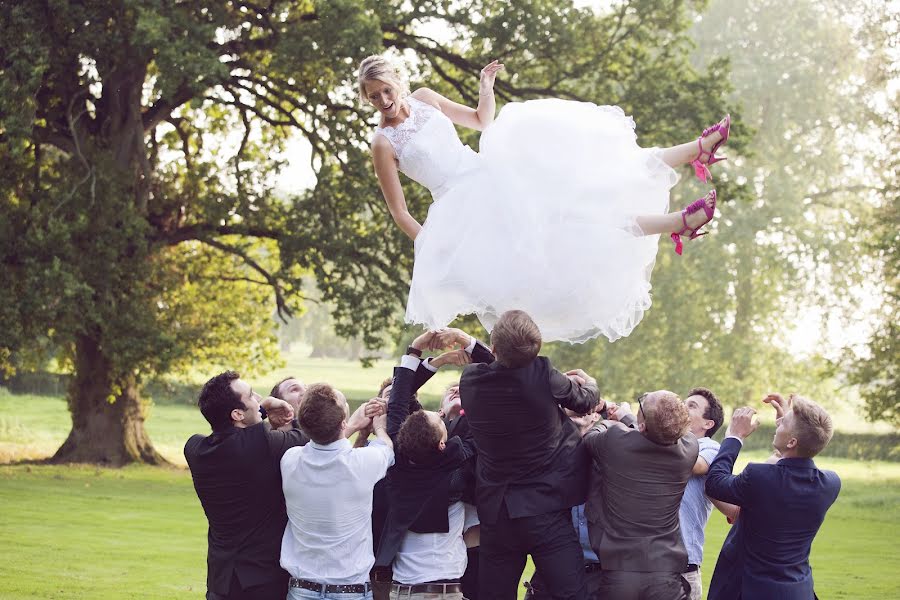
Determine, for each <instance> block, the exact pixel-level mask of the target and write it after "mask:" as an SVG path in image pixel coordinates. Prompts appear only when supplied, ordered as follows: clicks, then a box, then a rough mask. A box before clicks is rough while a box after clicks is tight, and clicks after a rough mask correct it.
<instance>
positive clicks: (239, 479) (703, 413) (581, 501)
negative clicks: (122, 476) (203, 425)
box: [185, 311, 840, 600]
mask: <svg viewBox="0 0 900 600" xmlns="http://www.w3.org/2000/svg"><path fill="white" fill-rule="evenodd" d="M490 342H491V345H490V347H488V346H486V345H485V344H483V343H481V342H479V341H477V340H475V339H474V338H472V337H470V336H468V335H467V334H465V333H464V332H462V331H460V330H458V329H443V330H440V331H431V332H426V333H424V334H422V335H420V336H419V337H417V338H416V339H415V340H414V341H413V343H412V344H411V345H410V347H409V348H408V349H407V351H406V353H405V354H404V356H403V357H402V359H401V361H400V365H399V366H398V367H396V368H395V369H394V374H393V377H392V378H391V379H390V380H388V381H386V382H385V384H383V385H382V390H381V392H380V393H379V395H378V397H376V398H373V399H372V400H369V401H368V402H366V403H364V404H362V405H361V406H360V407H359V408H358V409H357V410H356V411H354V412H353V413H352V414H351V413H350V411H349V407H348V404H347V400H346V398H345V397H344V396H343V394H341V392H340V391H338V390H337V389H335V388H334V387H332V386H330V385H328V384H315V385H311V386H309V387H305V386H304V385H303V384H302V383H301V382H300V381H299V380H297V379H295V378H288V379H286V380H283V381H281V382H279V383H278V384H276V385H275V387H274V388H273V389H272V391H271V393H270V396H269V397H267V398H265V399H262V398H261V397H260V396H259V395H258V394H256V393H255V392H253V390H252V389H251V388H250V386H249V385H248V384H247V383H245V382H244V381H242V380H241V379H240V378H239V376H238V374H237V373H234V372H232V371H228V372H225V373H222V374H220V375H217V376H216V377H213V378H212V379H210V380H209V381H208V382H207V383H206V384H205V385H204V387H203V390H202V391H201V392H200V397H199V406H200V410H201V412H202V413H203V415H204V416H205V417H206V419H207V420H208V421H209V423H210V425H211V426H212V434H211V435H209V436H201V435H195V436H193V437H191V439H190V440H189V441H188V442H187V445H186V446H185V457H186V458H187V461H188V465H189V467H190V469H191V474H192V476H193V479H194V486H195V489H196V491H197V495H198V497H199V498H200V502H201V504H202V506H203V509H204V511H205V513H206V516H207V519H208V521H209V534H208V542H209V550H208V557H207V564H208V577H207V598H208V599H209V600H222V599H229V600H237V599H253V600H256V599H260V600H261V599H276V598H278V599H281V598H285V597H286V598H289V599H301V598H310V599H312V598H334V599H340V600H355V599H357V598H359V599H368V598H376V599H379V600H381V599H387V598H392V599H400V598H407V599H409V600H426V599H428V600H430V599H448V600H461V599H462V598H468V599H470V600H476V599H478V598H484V599H491V600H494V599H500V600H507V599H513V598H516V597H517V591H518V583H519V580H520V578H521V575H522V572H523V570H524V567H525V563H526V560H527V558H528V556H531V558H532V560H533V562H534V565H535V574H534V577H532V579H531V581H530V582H528V583H527V584H526V587H528V592H527V594H528V597H530V598H533V599H535V600H537V599H541V598H579V599H580V598H601V599H606V598H609V599H617V600H618V599H622V600H629V599H635V600H638V599H647V600H653V599H666V600H680V599H685V600H687V599H688V598H690V599H695V598H701V597H702V596H701V593H702V592H701V584H700V565H701V563H702V560H703V544H704V529H705V527H706V523H707V521H708V519H709V518H710V514H711V512H712V510H713V506H715V507H716V508H717V509H718V510H720V511H722V512H723V513H724V514H725V516H726V517H727V518H728V520H729V522H732V523H733V526H732V528H731V530H730V531H729V533H728V537H727V538H726V540H725V543H724V545H723V547H722V551H721V552H720V555H719V559H718V562H717V565H716V569H715V572H714V574H713V577H712V582H711V585H710V589H709V591H708V598H710V600H726V599H735V598H743V599H744V600H749V599H754V598H779V599H786V600H795V599H796V600H801V599H802V600H808V599H812V598H814V592H813V582H812V574H811V570H810V566H809V552H810V546H811V544H812V540H813V538H814V537H815V535H816V532H817V531H818V529H819V527H820V525H821V524H822V522H823V520H824V518H825V513H826V511H827V510H828V508H829V507H830V506H831V504H832V503H833V502H834V500H835V499H836V498H837V494H838V492H839V490H840V480H839V479H838V477H837V475H836V474H835V473H833V472H831V471H824V470H819V469H818V468H816V466H815V464H814V463H813V461H812V457H813V456H815V455H816V454H818V453H819V452H820V451H821V450H822V449H823V448H824V447H825V445H826V444H827V443H828V441H829V440H830V438H831V435H832V423H831V419H830V417H829V416H828V414H827V413H826V412H825V411H824V410H823V409H822V408H821V407H820V406H819V405H818V404H816V403H814V402H812V401H810V400H807V399H805V398H801V397H791V398H788V399H784V398H782V397H781V396H779V395H777V394H772V395H770V396H768V397H767V398H766V399H765V400H764V401H765V402H766V403H768V404H770V405H771V406H772V407H773V409H774V410H775V412H776V417H777V429H776V433H775V438H774V440H773V446H774V450H775V453H774V454H773V457H772V458H771V459H770V460H769V461H768V462H767V463H766V464H754V463H751V464H749V465H748V466H747V467H745V468H744V470H743V472H742V473H741V474H740V475H737V476H735V475H732V469H733V466H734V462H735V459H736V458H737V456H738V453H739V452H740V450H741V446H742V444H743V440H744V438H746V437H747V436H749V435H751V434H752V433H753V431H754V430H755V429H756V425H757V424H756V422H755V421H754V420H753V418H752V417H753V414H754V412H755V411H754V409H752V408H740V409H737V410H735V412H734V414H733V416H732V420H731V423H730V425H729V427H728V431H727V433H726V436H725V439H724V441H723V442H722V444H721V447H719V444H718V443H717V442H715V441H713V440H712V435H713V434H715V433H716V431H717V430H718V429H719V427H720V426H721V425H722V423H723V420H724V416H723V410H722V406H721V404H720V402H719V400H718V398H717V397H716V396H715V394H713V393H712V392H711V391H710V390H708V389H705V388H696V389H694V390H691V391H690V392H689V393H688V395H687V396H686V398H685V399H684V401H682V400H681V399H680V398H679V397H678V396H677V395H676V394H674V393H672V392H668V391H665V390H661V391H655V392H650V393H647V394H643V395H642V396H641V397H640V398H638V400H637V404H636V406H635V408H634V409H632V407H631V406H629V405H628V404H624V403H623V404H620V405H618V406H617V405H614V404H612V403H607V402H605V401H604V400H603V399H602V398H600V396H599V392H598V387H597V382H596V381H595V380H594V379H593V378H592V377H590V376H589V375H587V374H586V373H585V372H584V371H581V370H574V371H569V372H567V373H561V372H559V371H557V370H556V369H554V368H553V367H552V365H551V364H550V361H549V360H548V359H546V358H545V357H541V356H539V352H540V348H541V336H540V331H539V329H538V327H537V326H536V325H535V323H534V322H533V321H532V319H531V318H530V317H529V316H528V315H527V314H526V313H524V312H522V311H509V312H506V313H504V314H503V315H502V316H501V317H500V319H499V320H498V322H497V324H496V325H495V327H494V328H493V330H492V332H491V339H490ZM430 350H441V351H443V353H440V354H438V355H437V356H434V357H430V358H425V359H423V357H422V355H423V353H424V352H426V351H430ZM445 365H456V366H464V367H465V368H464V370H463V374H462V377H461V379H460V381H459V383H458V384H455V385H452V386H450V387H449V388H448V389H447V391H446V393H445V394H444V397H443V399H442V401H441V407H440V410H439V411H436V412H435V411H428V410H424V409H423V408H422V406H421V405H420V404H419V403H418V401H417V398H416V393H417V391H418V389H419V388H420V387H421V386H422V385H423V384H424V383H425V382H426V381H428V379H429V378H430V377H431V376H432V375H433V374H434V373H435V372H436V371H437V370H438V369H439V368H441V367H442V366H445ZM354 435H355V436H356V441H355V443H354V444H351V442H350V441H349V438H351V437H353V436H354Z"/></svg>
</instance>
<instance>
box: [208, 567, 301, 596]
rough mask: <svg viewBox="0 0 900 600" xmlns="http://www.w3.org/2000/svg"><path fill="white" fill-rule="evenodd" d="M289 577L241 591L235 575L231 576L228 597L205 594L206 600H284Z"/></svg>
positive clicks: (286, 575)
mask: <svg viewBox="0 0 900 600" xmlns="http://www.w3.org/2000/svg"><path fill="white" fill-rule="evenodd" d="M289 581H290V577H289V576H288V574H287V573H285V574H284V577H280V578H279V579H278V580H276V581H272V582H270V583H267V584H265V585H258V586H254V587H251V588H247V589H241V582H240V581H238V577H237V573H235V574H233V575H232V576H231V585H230V587H229V590H228V595H226V596H223V595H222V594H217V593H215V592H210V591H208V590H207V592H206V600H284V599H285V598H287V592H288V583H289Z"/></svg>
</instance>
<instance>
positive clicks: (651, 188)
mask: <svg viewBox="0 0 900 600" xmlns="http://www.w3.org/2000/svg"><path fill="white" fill-rule="evenodd" d="M407 100H408V102H409V110H410V114H409V117H408V118H407V119H406V120H405V121H403V122H402V123H401V124H400V125H398V126H397V127H384V128H378V129H376V132H375V133H376V135H383V136H385V137H386V138H387V139H388V141H390V143H391V145H392V146H393V148H394V152H395V153H396V155H397V158H398V161H399V169H400V171H401V172H402V173H404V174H406V175H407V176H408V177H410V178H411V179H413V180H414V181H417V182H418V183H420V184H422V185H424V186H425V187H427V188H428V189H429V190H430V191H431V194H432V197H433V199H434V202H433V203H432V205H431V207H430V208H429V211H428V218H427V219H426V220H425V223H424V224H423V226H422V230H421V231H420V232H419V235H418V236H417V237H416V241H415V266H414V268H413V278H412V283H411V285H410V290H409V302H408V304H407V307H406V320H407V321H408V322H410V323H419V324H422V325H425V326H426V327H428V328H437V327H444V326H446V325H448V324H449V323H450V322H451V321H453V320H454V319H455V318H456V317H457V316H459V315H465V314H470V313H475V314H476V315H477V316H478V318H479V319H480V320H481V322H482V324H484V326H485V327H486V328H487V329H488V331H490V330H491V328H492V327H493V325H494V323H496V321H497V319H498V317H499V316H500V314H502V313H503V312H504V311H506V310H510V309H514V308H518V309H522V310H524V311H525V312H527V313H528V314H530V315H531V317H532V318H533V319H534V320H535V322H536V323H537V324H538V326H539V327H540V330H541V335H542V337H543V340H544V341H545V342H546V341H553V340H562V341H567V342H584V341H587V340H589V339H592V338H594V337H597V336H599V335H604V336H606V337H607V338H608V339H609V340H610V341H614V340H616V339H618V338H620V337H623V336H627V335H628V334H629V333H631V331H632V330H633V329H634V328H635V326H636V325H637V324H638V323H639V322H640V320H641V318H642V317H643V315H644V311H646V310H647V309H648V308H649V307H650V272H651V271H652V269H653V264H654V262H655V260H656V249H657V242H658V238H659V236H657V235H652V236H640V235H637V234H639V233H640V231H639V229H638V228H637V226H636V224H635V223H634V217H635V216H637V215H653V214H664V213H666V212H667V211H668V205H669V189H670V188H671V187H672V186H673V185H674V184H675V182H676V181H677V179H678V175H677V174H676V172H675V171H674V170H673V169H672V168H671V167H669V166H668V165H666V164H665V163H664V162H662V160H661V159H660V158H659V151H658V150H657V149H643V148H640V147H639V146H638V145H637V143H636V141H635V139H636V136H635V133H634V121H633V120H632V119H631V118H630V117H627V116H625V114H624V112H623V111H622V109H620V108H618V107H616V106H597V105H595V104H590V103H581V102H569V101H564V100H554V99H548V100H532V101H528V102H523V103H511V104H507V105H506V106H504V107H503V109H502V110H501V111H500V114H499V116H498V117H497V119H496V120H495V121H494V123H493V124H491V125H490V127H488V128H487V129H486V130H485V131H484V132H483V133H482V135H481V141H480V146H481V148H480V150H481V152H480V153H476V152H474V151H473V150H472V149H471V148H469V147H468V146H465V145H463V144H462V142H461V141H460V139H459V137H458V136H457V134H456V129H455V128H454V125H453V123H452V122H451V121H450V119H448V118H447V117H446V116H445V115H444V114H443V113H442V112H441V111H440V110H438V109H437V108H435V107H433V106H431V105H430V104H427V103H424V102H421V101H418V100H416V99H415V98H412V97H407Z"/></svg>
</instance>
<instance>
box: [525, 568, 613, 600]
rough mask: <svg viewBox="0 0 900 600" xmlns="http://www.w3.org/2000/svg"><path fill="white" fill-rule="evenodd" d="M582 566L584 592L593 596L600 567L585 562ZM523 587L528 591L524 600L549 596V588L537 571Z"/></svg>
mask: <svg viewBox="0 0 900 600" xmlns="http://www.w3.org/2000/svg"><path fill="white" fill-rule="evenodd" d="M584 566H585V570H584V593H585V595H586V596H587V597H588V598H595V597H596V595H597V588H598V586H599V585H600V573H601V571H600V569H599V568H595V567H599V565H597V564H596V563H585V565H584ZM525 587H527V588H528V591H527V592H525V600H547V599H548V598H551V596H550V595H549V594H548V591H549V588H548V587H547V584H546V583H544V580H543V578H542V577H541V574H540V573H538V572H537V571H535V572H534V575H532V577H531V581H529V582H528V585H527V586H525Z"/></svg>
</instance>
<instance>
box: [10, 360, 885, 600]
mask: <svg viewBox="0 0 900 600" xmlns="http://www.w3.org/2000/svg"><path fill="white" fill-rule="evenodd" d="M392 367H393V363H391V362H388V361H382V362H379V363H378V364H377V365H376V367H375V368H373V369H365V370H364V369H361V368H360V367H359V366H358V364H354V363H348V362H346V361H340V360H328V359H303V360H292V361H291V363H290V366H289V367H287V368H285V369H282V370H280V371H278V372H276V373H271V374H268V375H266V376H265V377H259V378H256V379H250V382H251V383H252V384H253V385H254V387H255V389H257V390H258V391H260V392H267V391H268V390H269V389H270V388H271V386H272V384H273V383H274V382H275V381H277V380H278V379H280V378H281V377H284V376H287V375H296V376H297V377H300V378H301V379H303V380H305V381H307V382H314V381H332V382H337V383H338V384H339V386H340V388H341V389H342V390H343V391H344V392H345V393H346V394H347V396H348V398H350V399H351V401H352V402H353V403H356V402H359V401H362V400H364V399H366V398H369V397H371V396H372V395H373V394H374V392H375V391H376V390H377V387H378V385H379V383H380V382H381V380H382V379H383V378H384V377H387V376H389V375H390V373H391V368H392ZM455 376H458V373H455V372H449V373H439V374H438V375H437V376H436V377H435V378H434V379H433V380H432V381H431V382H429V384H428V385H427V387H426V388H424V389H423V390H422V394H421V396H422V398H423V400H424V401H425V402H426V403H434V402H436V400H437V398H438V396H439V394H440V393H441V391H442V390H443V388H444V386H445V385H446V384H447V383H448V382H449V381H450V380H452V379H453V378H454V377H455ZM198 387H199V386H198ZM189 401H190V399H189V398H184V399H179V398H171V399H168V400H167V402H165V403H157V404H155V405H154V406H152V407H151V410H150V415H149V419H148V421H147V428H148V431H149V433H150V436H151V438H152V439H153V441H154V443H155V445H156V447H157V449H158V450H159V451H160V452H161V453H162V454H163V455H164V456H165V457H166V458H168V459H169V460H170V461H171V462H172V463H174V464H175V465H177V466H176V467H175V468H153V467H142V466H134V467H128V468H124V469H101V468H96V467H93V466H78V465H76V466H47V465H39V464H15V465H5V466H0V507H2V511H0V564H2V565H3V568H2V574H3V577H2V578H0V600H5V599H10V600H11V599H20V598H90V599H122V598H142V599H143V598H159V599H170V598H171V599H178V598H202V597H203V594H204V591H205V558H206V520H205V518H204V515H203V511H202V509H201V508H200V504H199V501H198V500H197V497H196V495H195V494H194V490H193V486H192V484H191V478H190V473H188V472H187V471H186V470H185V469H184V468H183V465H184V458H183V456H182V453H181V452H182V447H183V445H184V442H185V440H186V439H187V438H188V437H189V436H190V435H191V434H193V433H206V432H208V431H209V426H208V424H207V423H206V421H204V420H203V418H202V416H201V415H200V414H199V411H198V410H197V408H196V407H195V406H193V405H191V404H190V403H189ZM70 426H71V420H70V418H69V414H68V411H67V408H66V404H65V401H64V400H62V399H61V398H57V397H47V396H25V395H10V394H8V393H5V392H2V391H0V463H9V462H14V461H21V460H24V459H40V458H44V457H47V456H50V455H52V454H53V452H54V451H55V450H56V449H57V448H58V447H59V445H60V444H61V443H62V442H63V440H64V439H65V437H66V435H67V434H68V431H69V428H70ZM743 458H744V460H748V459H751V458H752V459H754V460H761V459H762V458H764V457H763V456H762V455H761V454H749V455H748V456H745V457H743ZM817 462H818V463H819V464H820V466H823V467H825V468H831V469H834V470H836V471H837V472H838V473H839V474H840V475H841V477H842V479H843V481H844V487H843V489H842V491H841V495H840V497H839V498H838V501H837V503H836V504H835V506H834V507H833V508H832V509H831V511H830V512H829V515H828V518H827V519H826V521H825V524H824V526H823V528H822V531H821V532H820V534H819V536H818V537H817V538H816V542H815V544H814V545H813V554H812V563H813V568H814V573H815V578H816V591H817V593H818V595H819V597H820V598H822V600H827V599H830V598H847V599H851V598H852V599H860V600H866V599H871V600H890V599H893V598H900V575H898V573H900V463H887V462H874V461H873V462H857V461H850V460H844V459H836V458H820V459H819V460H818V461H817ZM739 467H740V465H739ZM726 533H727V524H726V523H725V520H724V518H723V517H721V515H719V514H718V513H715V514H714V515H713V518H712V519H711V520H710V523H709V526H708V527H707V542H706V556H705V561H704V565H703V575H704V581H705V584H706V585H708V582H709V577H710V576H711V574H712V569H713V566H714V564H715V560H716V557H717V554H718V550H719V548H720V547H721V544H722V540H723V539H724V537H725V535H726ZM530 569H531V567H530V565H529V567H528V569H527V570H526V574H525V578H527V577H528V575H529V574H530ZM523 591H524V590H523Z"/></svg>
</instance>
